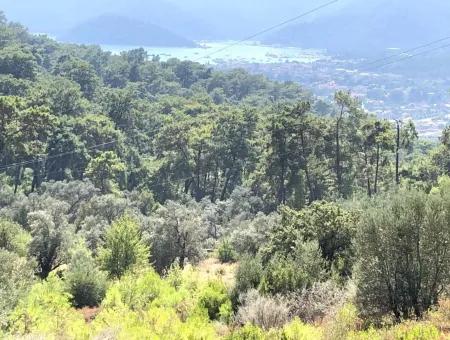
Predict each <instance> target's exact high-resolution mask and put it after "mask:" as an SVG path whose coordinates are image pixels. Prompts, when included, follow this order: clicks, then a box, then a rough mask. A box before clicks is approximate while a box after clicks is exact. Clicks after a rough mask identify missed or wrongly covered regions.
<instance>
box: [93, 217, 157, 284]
mask: <svg viewBox="0 0 450 340" xmlns="http://www.w3.org/2000/svg"><path fill="white" fill-rule="evenodd" d="M99 257H100V262H101V263H102V267H103V269H104V270H106V271H107V272H108V273H109V275H110V276H111V277H113V278H118V277H121V276H122V275H123V274H125V272H126V271H128V270H130V269H132V268H133V267H134V266H145V265H146V264H147V263H148V260H149V257H150V251H149V249H148V247H147V246H146V245H145V244H144V243H143V242H142V240H141V233H140V230H139V225H138V222H137V221H136V220H134V219H133V218H132V217H130V216H127V215H124V216H123V217H121V218H119V219H118V220H116V221H115V222H114V223H113V224H112V226H111V228H110V229H109V230H108V231H107V233H106V242H105V245H104V247H103V248H102V249H101V251H100V255H99Z"/></svg>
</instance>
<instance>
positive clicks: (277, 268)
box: [260, 242, 324, 294]
mask: <svg viewBox="0 0 450 340" xmlns="http://www.w3.org/2000/svg"><path fill="white" fill-rule="evenodd" d="M323 277H324V261H323V260H322V258H321V256H320V251H319V247H318V245H317V244H316V243H315V242H308V243H304V244H300V245H298V246H297V249H296V250H295V251H294V252H293V253H292V255H290V256H284V255H282V254H276V255H275V256H274V257H272V258H271V259H270V261H269V262H268V264H267V266H266V269H265V271H264V276H263V278H262V281H261V285H260V290H261V291H262V292H265V293H272V294H287V293H290V292H294V291H299V290H302V289H304V288H309V287H310V286H311V285H312V284H313V283H314V282H317V281H320V280H322V279H323Z"/></svg>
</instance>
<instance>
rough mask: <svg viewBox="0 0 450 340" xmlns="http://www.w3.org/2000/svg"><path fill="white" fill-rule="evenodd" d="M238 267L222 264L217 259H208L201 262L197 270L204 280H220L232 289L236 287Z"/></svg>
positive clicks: (236, 265) (235, 264)
mask: <svg viewBox="0 0 450 340" xmlns="http://www.w3.org/2000/svg"><path fill="white" fill-rule="evenodd" d="M237 267H238V264H237V263H220V261H219V260H218V259H216V258H208V259H206V260H204V261H202V262H200V263H199V264H198V266H197V267H196V269H197V270H198V272H199V274H200V277H201V278H202V279H204V280H213V279H217V278H219V279H221V280H222V282H223V283H224V284H225V285H226V286H227V287H228V288H231V287H233V286H234V282H235V273H236V270H237Z"/></svg>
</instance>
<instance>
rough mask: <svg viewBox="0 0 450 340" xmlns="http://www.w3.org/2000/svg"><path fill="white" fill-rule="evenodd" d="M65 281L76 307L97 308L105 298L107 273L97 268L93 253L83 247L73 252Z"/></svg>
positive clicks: (78, 247)
mask: <svg viewBox="0 0 450 340" xmlns="http://www.w3.org/2000/svg"><path fill="white" fill-rule="evenodd" d="M65 279H66V283H67V286H68V289H69V292H70V294H71V295H72V301H73V304H74V305H75V306H76V307H84V306H90V307H93V306H97V305H98V304H99V303H100V302H101V301H102V300H103V298H104V297H105V292H106V285H107V277H106V273H104V272H102V271H100V270H99V269H98V268H97V266H96V263H95V260H94V259H93V258H92V255H91V253H90V252H89V250H88V249H87V248H86V247H85V246H83V245H80V246H77V247H76V248H75V249H73V250H72V254H71V261H70V264H69V270H68V271H67V273H66V274H65Z"/></svg>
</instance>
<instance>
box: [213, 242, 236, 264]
mask: <svg viewBox="0 0 450 340" xmlns="http://www.w3.org/2000/svg"><path fill="white" fill-rule="evenodd" d="M217 255H218V257H219V260H220V262H222V263H229V262H235V261H236V257H237V255H236V252H235V251H234V249H233V247H232V245H231V243H230V242H229V241H227V240H225V241H223V242H222V243H221V244H220V246H219V248H218V249H217Z"/></svg>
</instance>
